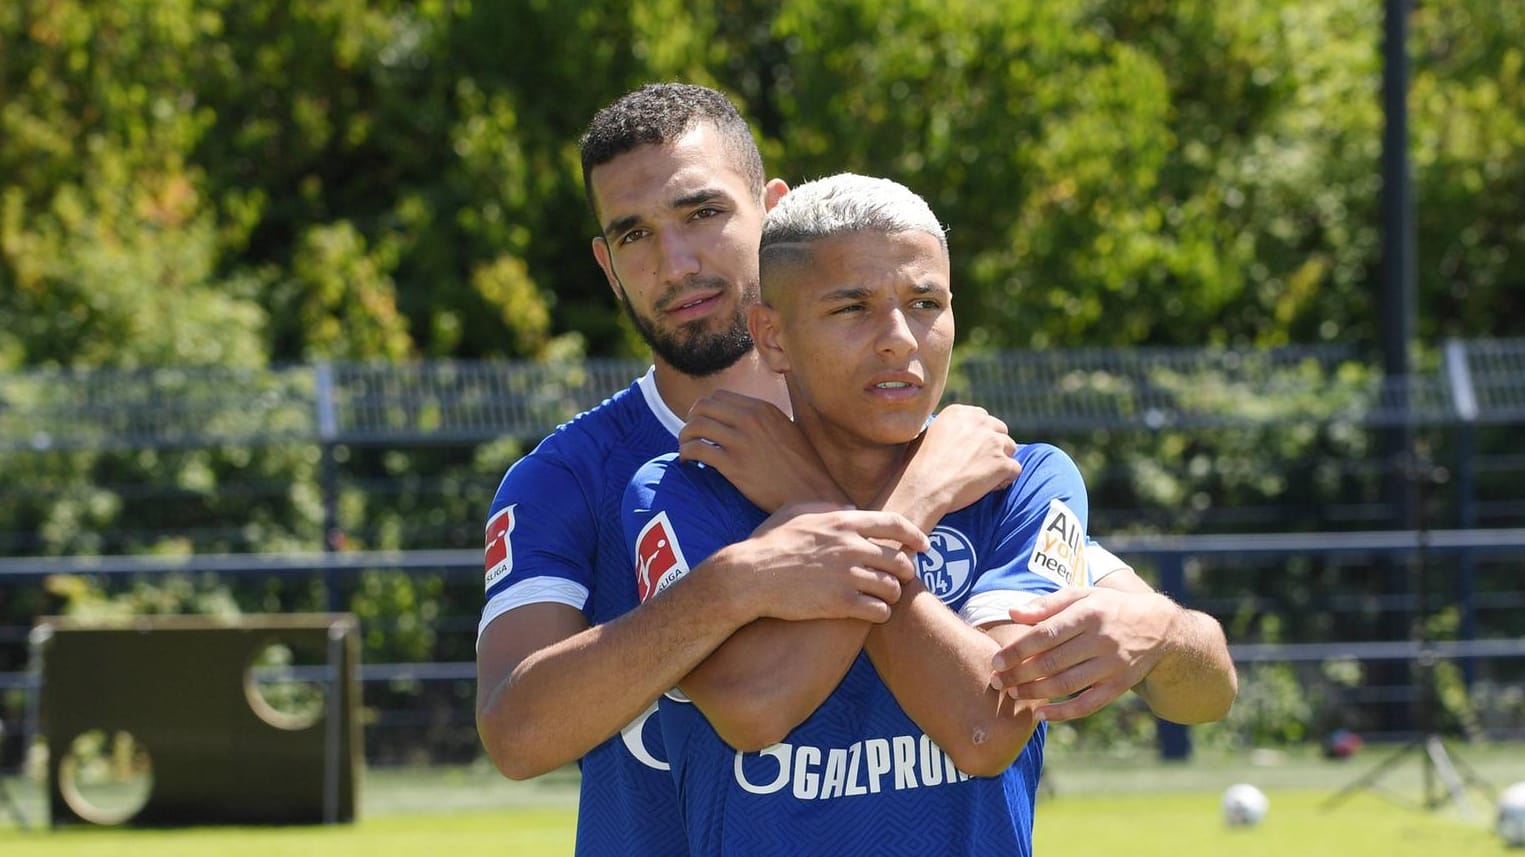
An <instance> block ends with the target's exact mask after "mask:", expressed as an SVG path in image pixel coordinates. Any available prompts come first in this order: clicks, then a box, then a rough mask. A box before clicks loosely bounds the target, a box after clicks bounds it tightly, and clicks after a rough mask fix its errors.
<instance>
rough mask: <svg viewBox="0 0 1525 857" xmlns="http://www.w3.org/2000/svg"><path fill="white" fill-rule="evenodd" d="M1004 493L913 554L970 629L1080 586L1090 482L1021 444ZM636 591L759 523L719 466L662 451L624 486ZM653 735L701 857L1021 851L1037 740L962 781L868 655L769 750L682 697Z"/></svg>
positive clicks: (952, 520) (674, 698)
mask: <svg viewBox="0 0 1525 857" xmlns="http://www.w3.org/2000/svg"><path fill="white" fill-rule="evenodd" d="M1016 458H1017V459H1018V460H1019V461H1021V462H1022V473H1021V475H1020V476H1019V477H1018V479H1017V480H1016V482H1015V483H1013V484H1012V485H1011V486H1009V487H1008V488H1005V489H1002V490H1000V491H996V492H992V493H991V494H989V495H987V496H986V497H985V498H983V499H982V500H980V501H979V502H977V503H975V504H973V505H971V506H969V507H967V508H965V509H962V510H960V511H958V512H955V513H953V514H950V515H948V516H947V517H945V518H944V519H943V520H942V521H941V522H940V523H939V524H938V525H937V527H936V528H935V529H934V530H933V532H932V533H931V534H930V536H931V542H932V548H931V550H929V551H927V552H926V553H923V554H920V555H918V556H917V558H916V559H917V572H918V574H919V575H920V577H921V579H922V582H923V583H924V584H925V585H926V587H927V589H928V590H929V591H931V592H932V593H934V594H936V595H937V596H939V598H941V599H942V601H943V602H944V603H946V604H947V605H948V606H949V607H950V608H951V609H953V610H954V611H956V612H958V613H959V614H960V615H961V616H962V617H964V618H965V620H966V621H969V622H971V623H972V624H983V623H985V622H990V621H1002V620H1007V618H1008V617H1007V616H1006V612H1005V611H1006V608H1007V607H1009V606H1013V605H1015V604H1020V603H1022V602H1024V601H1026V600H1029V599H1031V598H1034V597H1037V596H1038V595H1040V594H1043V593H1047V592H1052V591H1054V590H1056V589H1058V588H1059V587H1060V586H1062V585H1066V584H1070V585H1088V584H1089V583H1090V582H1091V574H1090V571H1089V569H1088V567H1087V561H1086V555H1087V552H1086V542H1087V540H1086V535H1085V527H1086V520H1087V515H1088V511H1089V510H1088V506H1087V500H1086V493H1085V484H1084V482H1083V480H1082V479H1081V477H1080V474H1079V472H1078V471H1077V470H1076V468H1075V465H1074V463H1073V462H1072V461H1071V460H1070V459H1069V457H1068V456H1067V455H1065V454H1064V453H1063V452H1061V451H1060V450H1058V449H1056V448H1054V447H1052V446H1049V445H1046V444H1031V445H1026V446H1023V447H1020V448H1019V449H1018V451H1017V453H1016ZM625 506H626V512H625V517H626V524H625V533H626V538H627V540H628V542H627V544H629V545H631V546H633V550H632V552H631V554H630V555H631V556H633V558H634V559H635V563H636V579H637V588H638V590H639V592H640V594H641V597H643V598H646V597H650V596H652V595H654V594H656V593H657V592H659V591H660V590H661V589H662V588H663V587H664V586H666V585H668V584H669V583H671V582H672V581H673V580H676V579H677V578H679V577H681V576H682V575H683V574H686V573H687V571H688V569H690V568H692V567H694V566H696V565H698V564H699V563H701V562H703V561H704V559H705V558H706V557H708V556H709V555H710V554H711V553H713V552H714V551H715V550H717V549H719V548H721V547H723V546H724V545H726V544H730V543H733V542H736V541H739V540H741V539H744V538H746V537H747V535H748V534H749V533H750V532H751V531H752V530H753V529H755V528H756V526H757V525H758V524H760V523H761V522H762V521H763V520H764V518H765V517H766V516H765V514H764V513H763V511H762V510H760V509H758V508H756V507H755V506H753V505H752V504H751V503H749V502H748V501H747V500H746V498H745V497H743V496H742V495H741V494H740V493H739V492H737V491H736V490H735V489H734V488H733V487H732V486H731V485H730V484H729V483H728V482H726V481H725V479H724V478H723V477H721V476H720V475H719V474H718V473H717V472H716V471H714V470H712V469H709V468H703V467H699V466H697V465H692V464H688V465H684V464H679V463H678V462H677V461H676V457H675V456H666V457H663V458H659V459H657V460H655V461H653V462H651V463H650V464H648V465H647V466H646V467H644V468H642V469H641V471H640V472H639V473H638V474H637V475H636V478H635V480H634V481H633V482H632V483H631V486H630V489H629V491H628V492H627V496H626V500H625ZM660 712H661V718H662V732H663V737H664V743H665V745H666V748H667V752H668V758H669V759H670V761H671V763H672V775H673V778H674V782H675V783H676V784H677V790H678V800H679V803H680V804H681V805H682V811H683V817H684V825H685V827H686V828H687V831H688V836H689V847H690V849H691V850H692V851H693V853H695V854H707V855H709V854H714V855H740V854H748V855H775V854H776V855H794V854H802V853H812V854H833V855H837V857H850V855H887V854H906V855H923V854H939V855H941V854H971V855H974V854H978V855H988V854H1028V853H1030V849H1031V842H1032V823H1033V804H1034V799H1035V796H1036V792H1037V785H1038V775H1039V772H1040V770H1041V768H1042V764H1043V739H1044V736H1045V734H1046V733H1045V731H1044V729H1043V727H1042V726H1041V725H1040V727H1039V730H1038V732H1037V733H1035V734H1034V736H1033V738H1032V739H1031V740H1030V741H1029V743H1028V745H1027V747H1026V748H1025V749H1024V750H1023V752H1022V754H1021V755H1020V756H1019V757H1018V759H1017V761H1016V762H1015V763H1014V764H1013V765H1012V766H1011V767H1010V768H1008V769H1007V770H1006V771H1005V772H1004V773H1003V774H1001V775H1000V776H997V777H970V776H969V775H967V774H965V773H963V772H962V771H959V770H958V769H957V768H955V767H954V765H953V762H952V761H951V759H950V758H949V757H948V755H947V754H946V753H944V752H943V751H942V750H941V749H940V748H939V747H937V745H936V744H934V743H933V742H932V741H931V740H930V739H929V738H928V736H927V735H926V734H925V733H923V732H922V730H921V729H920V728H919V727H918V726H917V725H916V724H915V723H914V722H913V721H912V720H911V718H910V717H909V716H907V715H906V713H905V711H904V710H903V709H902V708H901V707H900V705H899V703H897V702H896V700H895V698H894V696H893V695H892V694H891V693H890V691H889V689H888V688H887V687H886V686H885V684H884V682H883V681H882V680H881V679H880V678H879V675H878V673H877V671H875V669H874V667H873V665H872V663H871V662H870V661H869V659H868V657H867V656H866V655H864V654H862V653H860V654H859V656H858V658H857V660H856V661H855V662H854V663H853V665H852V667H851V668H850V669H849V671H848V673H847V675H846V676H845V677H844V678H843V680H842V682H841V683H840V684H839V685H838V686H837V688H836V689H835V690H834V691H833V692H832V693H831V695H830V696H829V697H828V698H827V699H826V700H825V701H824V702H823V703H822V704H821V706H820V707H819V708H817V709H816V711H815V712H814V713H812V714H811V715H810V717H808V718H807V719H806V720H805V721H804V722H803V723H801V724H800V725H799V726H797V727H795V729H794V730H793V731H791V732H790V733H789V735H788V736H787V737H786V738H785V740H784V741H783V742H781V743H779V744H776V745H774V746H772V747H769V748H767V749H765V750H763V751H761V752H759V753H741V752H738V751H736V750H735V749H733V748H731V747H730V746H729V745H727V744H726V743H725V741H724V740H723V739H722V738H721V737H720V736H719V734H718V733H716V732H715V730H714V729H713V728H712V727H711V726H710V724H709V722H708V721H707V720H706V719H705V717H704V715H703V714H702V713H701V712H700V711H699V710H698V708H697V707H696V706H694V705H692V704H691V703H688V702H686V701H685V700H684V698H683V696H682V694H681V693H678V692H674V693H670V694H668V696H667V697H665V698H664V699H663V700H662V701H661V703H660Z"/></svg>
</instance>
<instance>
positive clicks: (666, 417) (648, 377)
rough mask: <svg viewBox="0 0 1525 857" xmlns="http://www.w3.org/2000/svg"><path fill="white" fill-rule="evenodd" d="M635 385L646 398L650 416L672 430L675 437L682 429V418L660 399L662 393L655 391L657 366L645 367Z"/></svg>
mask: <svg viewBox="0 0 1525 857" xmlns="http://www.w3.org/2000/svg"><path fill="white" fill-rule="evenodd" d="M635 385H636V386H637V387H639V388H641V396H642V398H644V399H645V400H646V407H648V408H650V409H651V414H652V416H654V417H656V418H657V422H660V423H661V424H662V425H663V426H665V427H666V428H667V430H668V431H670V432H672V436H673V437H677V436H678V433H679V432H681V431H683V420H681V419H679V418H678V415H677V414H675V413H673V412H672V408H669V407H668V406H667V403H666V402H664V401H662V394H661V393H658V392H657V367H655V366H652V367H651V368H649V369H647V370H646V374H645V375H642V376H641V377H640V378H639V379H638V380H637V381H636V382H635Z"/></svg>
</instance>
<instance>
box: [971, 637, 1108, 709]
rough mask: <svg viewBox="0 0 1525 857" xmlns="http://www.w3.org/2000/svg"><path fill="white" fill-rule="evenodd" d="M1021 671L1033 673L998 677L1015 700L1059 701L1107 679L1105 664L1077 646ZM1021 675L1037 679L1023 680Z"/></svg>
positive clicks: (1033, 662) (1009, 674)
mask: <svg viewBox="0 0 1525 857" xmlns="http://www.w3.org/2000/svg"><path fill="white" fill-rule="evenodd" d="M1020 667H1030V669H1027V670H1022V669H1020V668H1019V669H1017V670H1007V671H1005V672H1001V673H996V679H997V680H999V681H1000V683H1001V684H1000V686H1001V687H1004V688H1006V693H1007V694H1008V695H1009V696H1011V697H1012V698H1013V699H1059V698H1060V697H1065V696H1069V695H1070V694H1072V693H1079V692H1080V691H1082V690H1085V689H1086V688H1088V687H1090V686H1092V685H1094V684H1096V683H1097V682H1100V681H1102V680H1103V679H1105V678H1107V674H1106V667H1105V665H1104V664H1103V662H1102V661H1100V660H1098V659H1096V658H1094V657H1089V656H1088V655H1087V654H1085V653H1083V652H1081V651H1080V648H1079V647H1078V646H1075V645H1071V646H1069V647H1068V648H1061V649H1056V650H1055V651H1053V652H1049V653H1046V654H1044V655H1042V656H1040V657H1038V658H1036V659H1034V660H1033V661H1030V662H1029V663H1027V664H1022V665H1020ZM1021 672H1028V673H1036V675H1028V676H1021V675H1019V673H1021Z"/></svg>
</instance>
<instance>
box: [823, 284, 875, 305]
mask: <svg viewBox="0 0 1525 857" xmlns="http://www.w3.org/2000/svg"><path fill="white" fill-rule="evenodd" d="M873 293H874V292H873V289H870V288H867V287H865V286H843V287H842V288H840V289H832V290H831V291H829V292H826V293H825V294H823V295H821V297H820V298H819V299H818V300H820V302H821V303H832V302H834V301H861V300H863V299H864V298H866V297H868V296H870V295H872V294H873Z"/></svg>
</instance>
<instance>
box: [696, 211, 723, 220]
mask: <svg viewBox="0 0 1525 857" xmlns="http://www.w3.org/2000/svg"><path fill="white" fill-rule="evenodd" d="M719 213H720V209H718V208H701V209H699V210H698V211H696V212H694V219H695V220H703V219H705V218H707V217H714V216H715V215H717V214H719Z"/></svg>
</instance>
